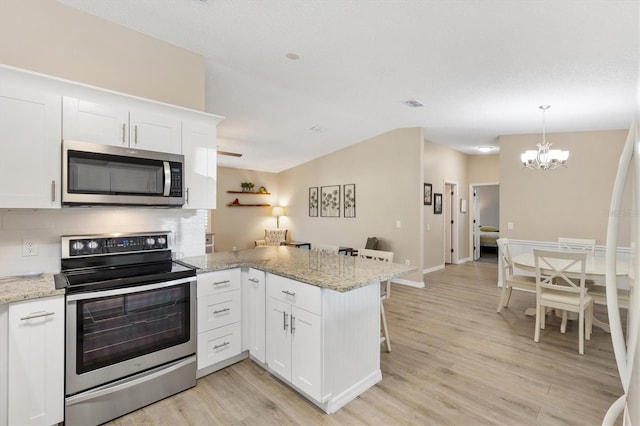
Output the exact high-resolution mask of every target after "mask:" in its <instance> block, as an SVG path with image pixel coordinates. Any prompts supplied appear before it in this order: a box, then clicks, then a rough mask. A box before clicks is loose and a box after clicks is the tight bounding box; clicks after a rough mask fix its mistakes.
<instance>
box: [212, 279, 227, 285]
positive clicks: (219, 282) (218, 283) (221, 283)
mask: <svg viewBox="0 0 640 426" xmlns="http://www.w3.org/2000/svg"><path fill="white" fill-rule="evenodd" d="M230 282H231V281H229V280H224V281H218V282H215V283H213V285H224V284H229V283H230Z"/></svg>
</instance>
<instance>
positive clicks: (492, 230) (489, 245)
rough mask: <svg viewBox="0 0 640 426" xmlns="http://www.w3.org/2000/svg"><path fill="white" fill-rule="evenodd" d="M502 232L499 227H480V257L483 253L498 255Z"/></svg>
mask: <svg viewBox="0 0 640 426" xmlns="http://www.w3.org/2000/svg"><path fill="white" fill-rule="evenodd" d="M498 238H500V230H499V229H498V227H497V226H480V255H482V252H483V251H487V252H491V253H497V252H498V243H497V240H498Z"/></svg>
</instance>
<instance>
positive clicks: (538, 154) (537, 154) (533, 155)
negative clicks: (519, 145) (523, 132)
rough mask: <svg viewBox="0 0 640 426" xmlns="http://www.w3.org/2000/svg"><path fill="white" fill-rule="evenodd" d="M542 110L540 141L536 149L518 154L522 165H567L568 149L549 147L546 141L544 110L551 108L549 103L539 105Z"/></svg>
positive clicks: (536, 167)
mask: <svg viewBox="0 0 640 426" xmlns="http://www.w3.org/2000/svg"><path fill="white" fill-rule="evenodd" d="M538 108H540V109H541V110H542V142H540V143H538V144H537V146H538V150H537V151H536V150H534V149H532V150H528V151H525V152H523V153H522V154H520V160H521V161H522V165H523V166H525V167H526V168H528V169H532V170H553V169H555V168H557V167H560V166H564V167H567V159H568V158H569V151H562V150H560V149H550V148H551V145H552V144H551V142H547V137H546V131H545V112H546V111H547V110H548V109H549V108H551V106H550V105H540V106H539V107H538Z"/></svg>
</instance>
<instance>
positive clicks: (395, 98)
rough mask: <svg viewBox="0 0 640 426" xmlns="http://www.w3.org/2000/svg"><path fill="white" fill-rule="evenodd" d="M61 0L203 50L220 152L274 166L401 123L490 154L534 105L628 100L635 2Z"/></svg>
mask: <svg viewBox="0 0 640 426" xmlns="http://www.w3.org/2000/svg"><path fill="white" fill-rule="evenodd" d="M59 1H60V2H61V3H64V4H67V5H69V6H72V7H74V8H77V9H80V10H83V11H86V12H88V13H90V14H93V15H96V16H99V17H102V18H104V19H107V20H109V21H113V22H115V23H118V24H120V25H123V26H125V27H128V28H131V29H134V30H136V31H139V32H142V33H144V34H148V35H150V36H152V37H154V38H157V39H160V40H164V41H166V42H169V43H172V44H174V45H177V46H180V47H183V48H185V49H188V50H191V51H193V52H196V53H198V54H200V55H202V56H203V57H204V58H205V67H206V105H207V107H206V109H207V111H208V112H211V113H214V114H218V115H222V116H224V117H226V119H225V121H223V122H222V123H221V124H220V125H219V127H218V146H219V149H220V150H223V151H232V152H240V153H242V154H243V156H242V157H241V158H232V157H225V156H218V160H219V165H221V166H227V167H236V168H243V169H252V170H261V171H269V172H279V171H282V170H286V169H288V168H290V167H293V166H296V165H298V164H301V163H304V162H307V161H310V160H312V159H314V158H317V157H319V156H322V155H325V154H327V153H330V152H333V151H336V150H338V149H341V148H343V147H346V146H348V145H351V144H355V143H358V142H360V141H362V140H364V139H367V138H370V137H372V136H375V135H378V134H381V133H384V132H386V131H389V130H392V129H395V128H402V127H422V128H423V129H424V136H425V138H426V139H428V140H430V141H433V142H436V143H439V144H443V145H447V146H450V147H452V148H454V149H457V150H459V151H462V152H465V153H469V154H478V151H477V147H478V146H493V147H496V150H494V151H493V152H494V153H495V152H497V146H498V136H499V135H506V134H522V133H541V130H542V113H541V111H540V110H538V106H539V105H542V104H548V105H551V109H549V110H548V111H547V113H546V129H547V132H564V131H581V130H605V129H621V128H627V127H628V126H629V124H630V122H631V119H632V115H633V111H634V105H635V99H636V85H637V77H638V69H639V68H638V64H639V50H640V43H639V39H640V34H639V27H640V25H639V21H640V12H639V2H638V1H637V0H634V1H622V0H616V1H612V0H598V1H585V0H575V1H569V0H483V1H478V0H458V1H455V0H449V1H444V0H268V1H267V0H262V1H258V0H208V1H204V0H114V1H104V0H59ZM287 54H295V55H298V57H299V59H289V58H288V57H287ZM412 99H415V100H418V101H420V102H422V103H423V104H424V106H422V107H419V108H410V107H409V106H407V105H406V104H405V102H406V101H408V100H412ZM551 142H553V141H551Z"/></svg>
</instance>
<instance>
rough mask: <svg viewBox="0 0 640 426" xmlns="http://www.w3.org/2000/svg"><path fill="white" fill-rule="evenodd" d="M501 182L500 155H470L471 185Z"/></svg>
mask: <svg viewBox="0 0 640 426" xmlns="http://www.w3.org/2000/svg"><path fill="white" fill-rule="evenodd" d="M498 182H500V155H498V154H491V155H469V183H470V184H474V183H498Z"/></svg>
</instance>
